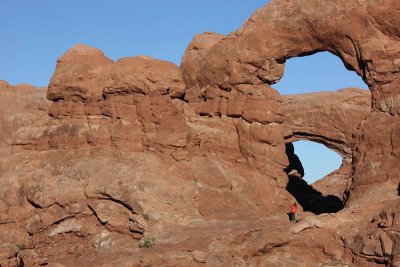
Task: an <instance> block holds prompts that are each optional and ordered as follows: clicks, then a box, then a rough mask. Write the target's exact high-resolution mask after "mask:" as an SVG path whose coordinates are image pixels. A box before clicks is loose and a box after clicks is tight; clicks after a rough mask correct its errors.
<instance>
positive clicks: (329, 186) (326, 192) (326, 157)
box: [285, 141, 351, 214]
mask: <svg viewBox="0 0 400 267" xmlns="http://www.w3.org/2000/svg"><path fill="white" fill-rule="evenodd" d="M294 143H295V144H294ZM294 143H287V144H286V155H287V156H288V159H289V166H288V167H287V168H286V169H285V172H286V173H287V175H288V177H289V181H288V184H287V186H286V190H287V191H288V192H289V193H290V194H291V195H292V196H293V197H294V198H295V199H296V201H297V202H298V203H299V204H300V205H301V206H302V207H303V210H304V211H310V212H312V213H314V214H321V213H335V212H338V211H340V210H342V209H343V207H344V203H343V194H344V191H345V189H346V184H347V179H348V178H349V177H350V166H351V163H350V161H349V160H348V159H347V158H345V159H343V158H342V157H341V156H339V155H338V154H337V153H335V152H333V151H332V150H330V149H328V148H326V147H325V146H324V145H321V144H317V143H315V142H310V141H297V142H294ZM307 143H308V144H307ZM310 148H311V149H310ZM295 151H296V152H295Z"/></svg>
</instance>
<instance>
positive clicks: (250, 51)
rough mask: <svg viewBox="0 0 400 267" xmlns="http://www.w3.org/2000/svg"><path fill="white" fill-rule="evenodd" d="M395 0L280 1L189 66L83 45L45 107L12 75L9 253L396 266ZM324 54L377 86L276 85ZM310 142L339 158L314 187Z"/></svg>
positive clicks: (190, 58)
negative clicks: (299, 64)
mask: <svg viewBox="0 0 400 267" xmlns="http://www.w3.org/2000/svg"><path fill="white" fill-rule="evenodd" d="M398 10H400V6H399V3H397V2H396V1H394V0H388V1H378V0H376V1H361V0H360V1H342V0H340V1H336V2H335V3H334V4H332V3H331V2H329V1H328V0H324V1H321V0H318V1H317V0H307V1H305V0H301V1H298V0H296V1H281V0H278V1H272V2H271V3H270V4H269V5H267V6H265V7H264V8H262V9H260V10H258V11H257V12H256V13H254V15H252V16H251V17H250V18H249V19H248V20H247V22H246V23H245V24H244V25H243V26H242V28H240V29H239V30H238V31H236V32H233V33H231V34H229V35H228V36H224V35H218V34H214V33H205V34H202V35H198V36H196V37H195V38H194V40H193V42H192V43H191V44H190V45H189V47H188V48H187V51H186V52H185V55H184V57H183V60H182V64H181V66H180V67H178V66H176V65H174V64H172V63H170V62H166V61H161V60H157V59H152V58H149V57H133V58H123V59H120V60H118V61H115V62H114V61H112V60H110V59H108V58H107V57H106V56H105V55H104V54H103V53H102V52H101V51H99V50H98V49H95V48H91V47H88V46H85V45H78V46H75V47H73V48H71V49H70V50H68V51H67V52H66V53H65V54H64V55H63V56H62V57H61V58H60V59H59V60H58V63H57V68H56V71H55V73H54V75H53V77H52V79H51V81H50V84H49V87H48V88H47V99H48V100H50V101H51V105H50V106H49V101H48V100H45V99H44V97H43V96H44V90H40V89H36V88H33V87H29V86H10V85H9V84H8V83H6V82H3V81H1V82H0V107H2V110H1V113H0V114H1V116H0V122H1V136H0V138H1V141H2V143H1V150H0V152H1V158H0V173H1V178H0V211H1V213H0V243H1V246H0V265H1V266H16V265H17V266H22V262H24V264H25V266H43V265H47V266H307V267H308V266H382V265H389V266H400V219H399V218H400V211H399V207H400V205H399V178H398V173H399V164H398V162H399V159H400V150H399V147H400V132H399V131H400V123H399V113H400V112H399V89H398V88H399V83H400V80H399V78H398V77H399V76H398V71H399V68H398V63H399V62H400V59H399V58H398V56H399V55H400V43H399V38H400V32H399V31H398V29H399V27H400V19H399V17H400V16H399V14H398ZM318 51H330V52H332V53H334V54H336V55H338V56H339V57H340V58H341V59H342V60H343V62H344V63H345V65H346V66H347V67H348V68H349V69H352V70H355V71H356V72H357V73H358V74H359V75H361V76H362V77H363V79H364V81H365V82H366V83H367V84H368V85H369V87H370V90H371V94H369V93H368V92H365V91H362V90H358V89H346V90H340V91H338V92H329V93H319V94H308V95H290V96H281V95H280V94H279V93H278V92H277V91H276V90H275V89H273V88H272V87H271V85H272V84H273V83H276V82H277V81H279V79H280V78H281V77H282V75H283V73H284V63H285V60H287V59H288V58H290V57H295V56H304V55H309V54H313V53H315V52H318ZM10 103H12V104H10ZM371 103H372V108H371ZM46 112H47V114H48V115H46V114H45V113H46ZM299 139H306V140H312V141H316V142H320V143H322V144H325V145H327V146H328V147H330V148H331V149H333V150H335V151H337V152H338V153H339V154H341V155H342V156H343V164H342V167H341V168H340V169H339V170H337V171H335V172H333V173H331V174H330V175H328V176H327V177H325V178H324V179H323V180H321V181H320V182H318V183H317V184H315V185H313V186H314V187H311V186H310V185H307V184H306V183H305V182H304V181H303V180H301V176H302V175H303V172H304V170H302V167H301V162H300V161H299V159H298V158H297V156H296V155H295V151H293V149H292V147H293V146H292V144H291V142H293V141H296V140H299ZM336 181H337V182H336ZM295 198H296V199H295ZM296 200H297V201H298V202H299V203H300V204H301V205H302V207H300V210H301V211H302V212H300V214H299V218H300V221H299V222H298V223H296V224H290V223H289V222H288V218H287V215H286V211H288V207H289V204H290V203H292V202H293V201H296ZM327 207H328V208H327ZM303 210H304V212H303ZM331 212H336V213H331ZM146 247H149V248H146Z"/></svg>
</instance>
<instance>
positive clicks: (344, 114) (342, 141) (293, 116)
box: [283, 88, 370, 158]
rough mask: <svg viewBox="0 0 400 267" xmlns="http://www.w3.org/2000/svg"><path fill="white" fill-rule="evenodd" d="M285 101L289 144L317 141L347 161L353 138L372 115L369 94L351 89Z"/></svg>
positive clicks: (285, 98)
mask: <svg viewBox="0 0 400 267" xmlns="http://www.w3.org/2000/svg"><path fill="white" fill-rule="evenodd" d="M283 99H284V107H285V108H284V113H285V121H284V125H285V126H286V127H287V129H288V131H287V134H286V136H285V141H286V143H291V142H294V141H297V140H309V141H314V142H317V143H321V144H323V145H325V146H327V147H329V148H330V149H332V150H334V151H335V152H337V153H338V154H339V155H341V156H342V157H344V158H346V157H347V158H348V157H351V155H352V148H353V146H354V140H353V138H354V137H353V135H354V133H355V132H356V131H357V127H358V126H359V125H360V124H361V122H362V121H363V120H364V119H365V118H366V116H367V115H368V114H369V112H370V107H369V101H370V93H369V92H368V91H366V90H362V89H355V88H350V89H342V90H339V91H337V92H319V93H310V94H299V95H286V96H283ZM349 114H351V116H349Z"/></svg>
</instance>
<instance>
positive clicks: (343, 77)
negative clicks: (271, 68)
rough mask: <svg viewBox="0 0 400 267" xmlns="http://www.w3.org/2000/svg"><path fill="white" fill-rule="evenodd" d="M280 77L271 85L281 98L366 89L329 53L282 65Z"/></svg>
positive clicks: (302, 56)
mask: <svg viewBox="0 0 400 267" xmlns="http://www.w3.org/2000/svg"><path fill="white" fill-rule="evenodd" d="M284 72H285V73H284V75H283V77H282V78H281V79H280V80H279V82H277V83H276V84H274V86H273V87H274V88H275V89H277V90H278V91H279V92H280V93H281V94H282V95H285V94H304V93H311V92H321V91H337V90H339V89H342V88H350V87H355V88H361V89H369V88H368V85H367V84H366V83H365V82H364V81H363V79H362V77H361V76H359V75H358V74H357V73H356V72H355V71H352V70H349V68H347V67H346V66H345V64H344V63H343V61H342V60H341V59H340V58H339V57H338V56H336V55H334V54H332V53H330V52H326V51H323V52H316V53H314V54H312V55H300V56H298V57H293V58H289V59H287V60H286V62H285V69H284Z"/></svg>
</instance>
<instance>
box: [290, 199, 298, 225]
mask: <svg viewBox="0 0 400 267" xmlns="http://www.w3.org/2000/svg"><path fill="white" fill-rule="evenodd" d="M290 207H291V208H292V212H291V213H290V221H291V222H296V212H297V203H296V202H295V203H293V205H291V206H290Z"/></svg>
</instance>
